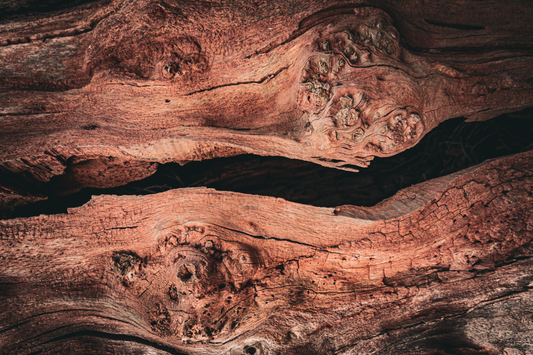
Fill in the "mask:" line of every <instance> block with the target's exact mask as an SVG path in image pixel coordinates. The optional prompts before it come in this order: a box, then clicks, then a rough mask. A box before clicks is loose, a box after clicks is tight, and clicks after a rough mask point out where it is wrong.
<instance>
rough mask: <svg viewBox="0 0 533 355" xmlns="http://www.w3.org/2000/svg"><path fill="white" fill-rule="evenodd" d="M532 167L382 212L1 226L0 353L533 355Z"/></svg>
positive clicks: (111, 213) (311, 210) (114, 213)
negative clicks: (532, 354)
mask: <svg viewBox="0 0 533 355" xmlns="http://www.w3.org/2000/svg"><path fill="white" fill-rule="evenodd" d="M532 166H533V153H523V154H520V155H515V156H510V157H507V158H502V159H499V160H495V161H492V162H487V163H484V164H481V165H479V166H476V167H475V168H471V169H468V170H464V171H461V172H459V173H456V174H453V175H450V176H445V177H442V178H439V179H436V180H431V181H428V182H425V183H422V184H419V185H415V186H413V187H411V188H408V189H405V190H402V191H401V192H400V193H398V194H397V195H395V196H394V197H393V198H391V199H388V200H385V201H384V202H382V203H380V204H378V205H376V206H375V207H371V208H357V207H354V206H341V207H338V208H335V209H333V208H316V207H310V206H305V205H299V204H295V203H291V202H287V201H285V200H282V199H278V198H272V197H261V196H252V195H244V194H237V193H228V192H217V191H215V190H211V189H205V188H203V189H202V188H199V189H198V188H194V189H181V190H173V191H170V192H166V193H161V194H155V195H149V196H142V197H140V196H125V197H119V196H100V197H98V198H94V199H93V200H91V202H90V203H88V204H86V205H85V206H83V207H80V208H75V209H71V210H69V213H68V214H63V215H57V216H49V217H47V216H44V215H42V216H39V217H32V218H27V219H13V220H8V221H3V222H2V223H1V229H0V232H1V236H2V244H1V248H2V250H1V254H0V255H2V263H1V266H0V270H1V271H0V272H1V275H2V280H1V283H2V290H3V292H2V298H1V300H0V304H1V305H2V307H3V309H4V312H3V313H2V315H1V321H0V324H2V331H1V333H0V339H1V343H2V344H4V346H3V349H2V350H3V351H4V352H5V353H16V354H29V353H37V352H38V353H44V354H48V353H50V354H56V353H63V352H67V351H69V352H70V353H77V352H84V351H95V352H97V353H108V352H109V353H111V352H112V351H115V352H117V351H118V352H119V353H161V354H165V353H174V354H176V353H188V354H213V353H229V354H241V353H244V354H275V353H277V354H327V353H342V354H361V353H378V354H405V353H410V354H427V353H435V354H436V353H439V354H456V353H469V354H470V353H483V354H500V353H502V352H505V351H507V353H509V354H518V353H520V354H525V353H528V352H529V353H530V352H531V351H533V347H532V345H531V342H530V339H531V336H532V335H533V326H532V318H531V311H530V308H531V306H532V305H533V304H532V302H533V301H532V300H533V298H532V293H531V285H533V264H532V263H531V255H532V251H533V250H532V244H531V241H532V239H533V197H532V196H531V191H532V186H533V170H532V169H531V167H532ZM150 351H151V352H150Z"/></svg>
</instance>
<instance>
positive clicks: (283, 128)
mask: <svg viewBox="0 0 533 355" xmlns="http://www.w3.org/2000/svg"><path fill="white" fill-rule="evenodd" d="M24 4H26V3H21V4H19V5H17V4H13V3H11V2H8V3H5V4H4V5H3V6H4V9H5V10H6V11H5V12H4V13H5V15H4V21H3V23H2V24H1V25H0V31H1V33H0V44H1V45H2V47H0V68H2V69H0V89H2V91H1V92H0V103H1V106H0V114H1V115H2V120H1V121H0V132H1V135H2V137H1V140H0V142H1V143H0V151H1V152H2V155H1V157H2V160H1V161H0V170H1V171H2V172H3V174H2V182H1V185H2V186H3V188H2V191H1V194H2V200H3V205H4V206H5V207H4V209H6V210H7V209H10V208H12V206H16V205H19V204H24V203H26V202H28V201H35V200H37V199H39V198H40V196H39V193H40V188H41V187H42V186H43V185H46V184H47V183H48V182H49V181H50V180H51V179H53V178H54V177H60V176H66V179H65V180H68V181H70V182H71V183H70V184H67V185H66V186H65V190H66V191H67V192H68V191H70V190H72V191H74V190H75V189H77V188H79V187H80V186H81V187H84V186H85V187H86V186H89V187H95V186H96V187H109V186H118V185H123V184H125V183H127V182H130V181H134V180H138V179H142V178H144V177H146V176H149V175H150V174H152V173H153V172H154V171H155V168H156V167H155V165H154V164H156V163H163V162H179V163H182V164H183V163H185V162H188V161H193V160H203V159H208V158H212V157H223V156H230V155H236V154H242V153H253V154H258V155H275V156H285V157H289V158H293V159H300V160H306V161H311V162H315V163H318V164H322V165H325V166H329V167H336V168H339V169H347V170H350V171H354V170H356V169H357V168H358V167H364V166H367V165H368V164H369V162H370V160H372V159H373V158H374V157H375V156H379V157H384V156H390V155H394V154H397V153H399V152H401V151H403V150H405V149H407V148H409V147H412V146H413V145H415V144H416V143H417V142H418V141H419V140H420V139H421V138H422V137H423V136H424V135H425V134H426V133H427V132H428V131H430V130H431V129H433V128H434V127H435V126H436V125H438V124H439V123H440V122H442V121H444V120H447V119H449V118H452V117H459V116H467V117H470V119H471V120H483V119H486V118H490V117H493V116H495V115H498V114H501V113H503V112H509V111H516V110H520V109H522V108H525V107H528V106H531V105H532V104H533V84H532V80H531V78H532V73H533V71H532V69H533V62H532V61H531V59H530V58H531V54H532V53H533V48H532V43H533V41H532V39H533V31H531V28H532V25H531V21H530V19H531V18H533V8H532V7H531V6H530V5H529V3H528V2H520V1H516V2H512V3H509V2H508V1H505V2H503V1H495V2H492V3H491V4H490V5H491V8H490V11H489V10H487V9H479V6H478V4H477V3H476V2H472V3H467V4H465V3H464V2H463V1H460V2H458V1H449V2H446V3H445V4H438V3H435V4H432V5H425V6H413V5H412V4H409V5H406V4H405V3H404V2H403V1H394V0H389V1H378V2H372V3H366V2H365V1H358V2H344V1H339V0H336V1H333V2H331V1H328V2H321V1H318V0H315V1H311V2H309V1H306V2H303V1H294V2H291V3H287V2H284V1H280V2H270V1H269V2H266V1H264V2H261V1H259V2H256V3H249V2H248V1H246V2H242V3H239V2H237V3H234V2H220V3H219V2H213V3H211V2H194V3H181V2H176V1H173V0H165V1H113V2H109V1H96V2H91V3H85V4H83V5H79V6H77V7H73V8H67V9H62V10H61V11H59V10H58V9H56V8H55V7H58V6H60V5H58V4H56V3H54V2H50V3H48V4H49V7H48V8H45V9H40V8H37V9H36V10H34V11H35V13H33V14H32V15H31V16H26V17H22V20H20V21H17V19H18V18H17V17H16V16H19V17H20V16H22V15H21V13H24V10H25V8H24ZM26 5H27V4H26ZM368 5H372V6H374V7H373V8H370V7H367V6H368ZM17 6H18V7H17ZM54 6H55V7H54ZM50 9H52V10H54V9H55V10H56V11H55V12H51V13H46V14H43V13H39V11H45V10H50ZM459 9H460V10H459ZM26 10H27V9H26ZM399 30H400V31H399ZM20 142H24V144H20ZM21 179H23V180H22V181H21ZM73 182H74V183H73ZM28 185H31V186H33V187H34V190H35V192H32V193H30V192H28V189H27V188H26V187H25V186H28ZM69 188H70V190H69Z"/></svg>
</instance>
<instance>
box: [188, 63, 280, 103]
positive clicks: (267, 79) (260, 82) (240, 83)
mask: <svg viewBox="0 0 533 355" xmlns="http://www.w3.org/2000/svg"><path fill="white" fill-rule="evenodd" d="M288 68H289V66H286V67H283V68H281V69H279V70H278V71H276V72H275V73H274V74H269V75H266V76H264V77H262V78H261V79H260V80H255V81H243V82H238V83H231V84H224V85H218V86H213V87H210V88H208V89H202V90H198V91H193V92H190V93H188V94H186V95H185V96H191V95H195V94H199V93H203V92H208V91H213V90H216V89H220V88H225V87H230V86H237V85H247V84H263V83H265V82H267V81H269V80H271V79H273V78H275V77H276V76H277V75H278V74H279V73H281V72H282V71H284V70H286V69H288Z"/></svg>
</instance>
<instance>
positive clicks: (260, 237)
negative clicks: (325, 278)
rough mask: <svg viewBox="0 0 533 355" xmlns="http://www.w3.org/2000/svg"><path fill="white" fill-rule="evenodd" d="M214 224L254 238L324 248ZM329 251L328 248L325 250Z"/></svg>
mask: <svg viewBox="0 0 533 355" xmlns="http://www.w3.org/2000/svg"><path fill="white" fill-rule="evenodd" d="M213 225H214V226H217V227H219V228H222V229H226V230H229V231H232V232H235V233H240V234H244V235H247V236H249V237H251V238H254V239H265V240H266V239H273V240H278V241H280V242H289V243H294V244H299V245H305V246H306V247H310V248H314V249H318V250H322V248H320V247H318V246H316V245H312V244H307V243H303V242H298V241H296V240H291V239H285V238H276V237H265V236H262V235H253V234H248V233H246V232H243V231H240V230H237V229H232V228H228V227H225V226H221V225H219V224H214V223H213ZM325 251H327V250H325Z"/></svg>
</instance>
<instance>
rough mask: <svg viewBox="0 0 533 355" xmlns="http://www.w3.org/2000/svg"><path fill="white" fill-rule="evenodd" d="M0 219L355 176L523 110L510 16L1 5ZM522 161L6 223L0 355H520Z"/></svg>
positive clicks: (354, 6)
mask: <svg viewBox="0 0 533 355" xmlns="http://www.w3.org/2000/svg"><path fill="white" fill-rule="evenodd" d="M0 10H1V12H0V212H4V211H9V210H12V209H14V208H15V207H17V206H20V205H24V204H28V203H33V202H36V201H39V200H42V199H45V198H46V195H44V192H43V191H45V190H46V189H50V188H52V187H53V188H54V189H56V191H54V193H56V194H70V193H72V192H75V191H77V190H79V189H81V188H83V187H98V188H104V187H110V186H119V185H123V184H125V183H127V182H130V181H134V180H139V179H143V178H145V177H147V176H149V175H151V174H152V173H153V172H154V171H155V170H156V168H157V164H160V163H166V162H178V163H180V164H184V163H186V162H190V161H197V160H204V159H209V158H214V157H226V156H232V155H238V154H243V153H253V154H257V155H273V156H285V157H289V158H294V159H300V160H306V161H311V162H314V163H318V164H322V165H324V166H327V167H332V168H338V169H345V170H348V171H354V170H356V169H357V168H358V167H366V166H368V164H369V162H370V161H371V160H372V159H373V158H374V157H376V156H378V157H388V156H391V155H394V154H397V153H399V152H401V151H404V150H406V149H408V148H410V147H413V146H414V145H415V144H417V143H418V142H419V141H420V139H421V138H422V137H423V136H424V135H425V134H427V133H428V132H429V131H430V130H432V129H433V128H434V127H436V126H437V125H438V124H439V123H441V122H443V121H445V120H447V119H450V118H453V117H459V116H465V117H468V118H469V119H470V120H478V121H481V120H485V119H488V118H491V117H494V116H496V115H499V114H501V113H505V112H512V111H516V110H520V109H522V108H525V107H528V106H531V105H532V104H533V80H532V69H533V61H532V60H531V55H532V53H533V45H532V43H533V28H532V27H533V24H532V22H531V18H533V8H532V7H531V5H530V4H529V2H527V1H508V0H507V1H500V0H498V1H496V0H492V1H487V2H484V3H483V5H480V3H479V2H477V1H473V0H472V1H463V0H461V1H459V0H449V1H446V2H445V3H442V2H439V1H434V2H431V3H426V2H406V1H403V0H377V1H372V2H370V1H366V0H353V1H351V0H347V1H345V0H333V1H331V0H328V1H323V0H311V1H300V0H295V1H291V2H287V1H267V0H258V1H226V0H221V1H189V2H184V1H175V0H115V1H98V0H97V1H94V2H77V3H76V4H66V3H65V4H63V3H60V2H54V1H53V0H50V1H44V2H42V3H40V4H39V5H36V4H33V3H32V1H31V0H28V1H24V2H22V1H21V2H17V1H12V0H5V1H2V0H0ZM532 167H533V153H532V152H524V153H521V154H518V155H514V156H509V157H506V158H501V159H498V160H495V161H489V162H485V163H483V164H481V165H479V166H476V167H473V168H470V169H467V170H463V171H461V172H459V173H455V174H453V175H449V176H445V177H441V178H439V179H436V180H431V181H428V182H425V183H423V184H419V185H416V186H413V187H410V188H407V189H404V190H402V191H400V192H399V193H398V194H397V195H395V196H394V197H392V198H391V199H388V200H385V201H383V202H382V203H380V204H378V205H376V206H374V207H370V208H363V207H358V206H351V205H346V206H339V207H337V208H318V207H312V206H306V205H300V204H295V203H291V202H287V201H285V200H282V199H277V198H271V197H261V196H253V195H244V194H238V193H231V192H218V191H215V190H210V189H202V188H195V189H179V190H174V191H169V192H165V193H161V194H154V195H150V196H142V197H141V196H100V197H95V198H93V199H92V200H91V201H90V202H89V203H88V204H86V205H84V206H82V207H79V208H73V209H71V210H69V213H67V214H61V215H51V216H46V215H41V216H38V217H31V218H19V219H11V220H2V221H0V307H2V310H3V311H2V312H0V345H1V347H0V349H1V350H0V353H5V354H33V353H41V354H62V353H99V354H101V353H104V354H105V353H110V354H111V353H113V354H115V353H124V354H130V353H148V354H154V353H155V354H168V353H170V354H182V353H187V354H213V353H226V354H232V355H234V354H428V353H429V354H457V353H464V354H472V353H478V354H501V353H504V354H523V355H526V354H533V345H532V344H531V340H530V339H532V338H533V318H532V314H531V311H530V309H531V306H532V303H533V302H532V296H531V287H532V286H533V272H532V270H533V268H532V266H533V265H532V261H531V260H532V259H531V256H532V244H531V241H532V238H533V212H532V211H533V206H532V205H533V195H532V190H533V189H532V184H533V171H532Z"/></svg>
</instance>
